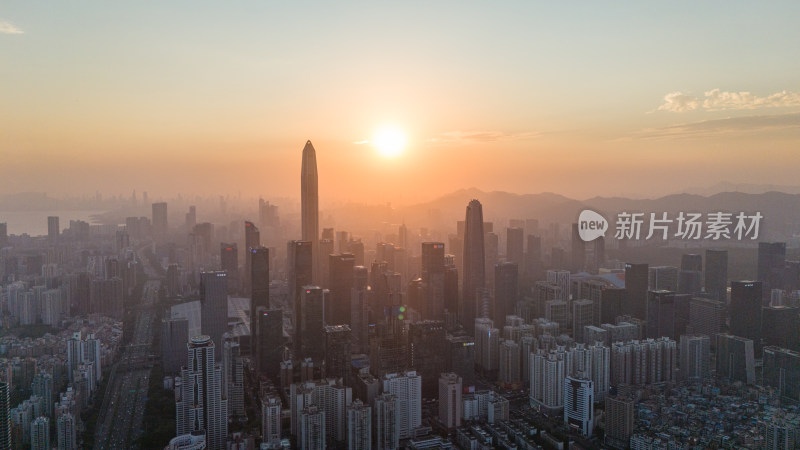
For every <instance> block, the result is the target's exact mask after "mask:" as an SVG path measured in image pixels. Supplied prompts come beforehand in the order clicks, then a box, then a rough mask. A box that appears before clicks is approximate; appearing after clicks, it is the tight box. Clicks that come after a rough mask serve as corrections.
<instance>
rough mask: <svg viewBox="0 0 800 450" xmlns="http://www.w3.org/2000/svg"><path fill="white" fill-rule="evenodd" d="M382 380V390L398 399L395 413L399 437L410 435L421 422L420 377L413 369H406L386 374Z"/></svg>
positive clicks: (403, 437)
mask: <svg viewBox="0 0 800 450" xmlns="http://www.w3.org/2000/svg"><path fill="white" fill-rule="evenodd" d="M382 381H383V392H385V393H389V394H392V395H394V396H396V397H397V398H398V400H399V404H398V408H397V415H398V416H399V422H400V426H399V429H398V435H399V437H400V439H405V438H408V437H411V435H412V431H413V430H414V429H416V428H419V426H420V425H421V424H422V377H420V376H419V375H417V373H416V372H415V371H408V372H402V373H394V374H388V375H386V376H384V377H383V380H382ZM378 425H380V424H378Z"/></svg>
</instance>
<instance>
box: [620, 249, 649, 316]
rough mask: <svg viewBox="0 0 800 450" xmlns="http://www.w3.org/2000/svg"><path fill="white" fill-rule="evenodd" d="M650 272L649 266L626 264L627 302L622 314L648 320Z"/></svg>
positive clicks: (623, 306) (624, 304)
mask: <svg viewBox="0 0 800 450" xmlns="http://www.w3.org/2000/svg"><path fill="white" fill-rule="evenodd" d="M648 278H649V271H648V266H647V264H631V263H626V264H625V291H626V293H625V294H626V295H625V301H624V303H623V305H622V314H626V315H631V316H633V317H636V318H637V319H642V320H647V317H646V313H647V285H648Z"/></svg>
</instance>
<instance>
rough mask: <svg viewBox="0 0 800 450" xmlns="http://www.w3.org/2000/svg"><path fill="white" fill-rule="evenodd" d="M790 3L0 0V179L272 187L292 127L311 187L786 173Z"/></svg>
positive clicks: (402, 195)
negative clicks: (387, 143)
mask: <svg viewBox="0 0 800 450" xmlns="http://www.w3.org/2000/svg"><path fill="white" fill-rule="evenodd" d="M721 5H724V8H722V7H717V6H721ZM615 6H617V5H615ZM798 8H800V6H798V4H797V3H795V2H780V3H776V4H771V5H770V7H769V8H765V7H763V5H758V4H750V3H746V2H733V3H731V2H726V3H724V4H719V5H717V4H715V3H706V4H699V5H695V4H692V8H691V12H690V11H688V10H686V8H679V7H675V6H673V5H671V4H670V5H642V4H638V3H635V2H632V3H627V4H625V5H619V6H617V7H615V8H609V7H606V6H605V5H599V4H593V3H581V4H578V5H568V6H567V5H556V4H531V3H511V4H508V5H505V7H503V8H496V7H490V6H488V5H484V4H462V3H459V4H449V3H440V4H436V5H427V6H426V8H424V9H423V8H421V7H418V6H414V5H393V6H390V7H387V6H380V7H379V6H377V5H361V4H357V3H337V4H336V5H314V6H313V7H309V6H304V5H298V4H291V5H274V4H267V3H246V4H242V5H239V7H238V8H232V7H229V6H227V5H225V6H222V5H212V4H208V5H197V4H196V3H186V2H175V3H171V4H169V5H160V6H159V8H158V9H155V8H152V7H148V6H144V5H140V4H135V3H134V4H117V5H103V6H101V7H98V6H95V5H89V4H87V5H71V6H70V7H61V8H59V7H55V8H51V7H43V6H41V5H37V4H31V3H29V2H9V3H8V4H6V5H5V7H4V9H3V10H2V11H0V52H2V54H4V55H5V57H4V60H5V61H6V64H4V69H3V70H2V71H0V97H2V98H3V104H4V107H3V108H2V111H0V119H2V121H3V123H4V130H3V132H2V133H0V147H2V150H3V151H2V152H0V171H2V176H0V192H5V193H9V192H22V191H45V192H59V193H64V194H71V195H76V194H81V193H93V192H95V191H102V192H116V193H126V192H127V193H129V192H131V191H133V190H134V189H135V190H137V191H140V192H141V191H143V190H147V191H150V192H152V193H153V195H154V196H155V197H157V196H164V195H168V194H167V193H177V192H194V193H197V194H200V195H217V194H219V193H235V192H239V191H242V192H252V193H253V195H254V196H255V195H259V194H260V195H267V196H271V197H290V196H291V197H294V196H297V195H298V192H299V175H300V155H301V151H302V148H303V145H304V143H305V141H306V140H307V139H310V140H311V141H312V142H313V143H314V146H315V148H316V149H317V158H318V165H319V184H320V187H321V192H320V197H321V198H320V200H321V201H322V202H326V201H353V202H364V203H385V202H392V203H393V204H412V203H416V202H419V201H425V200H427V199H431V198H436V197H437V196H440V195H443V194H446V193H448V192H452V191H454V190H456V189H457V188H458V187H461V186H475V187H478V188H480V189H482V190H486V191H494V190H500V191H508V192H520V193H535V192H556V193H559V194H562V195H565V196H568V197H571V198H590V197H594V196H597V195H602V196H616V195H625V196H632V195H636V196H638V197H648V198H652V197H657V196H662V195H666V194H670V193H674V192H676V191H679V190H680V189H682V187H685V186H708V185H713V184H715V183H718V182H720V181H723V180H730V181H732V182H736V183H752V184H765V183H773V184H787V185H788V184H792V183H794V182H795V174H794V173H793V171H791V170H787V168H788V167H792V166H793V165H794V164H793V163H795V162H796V161H797V155H796V143H797V142H798V138H800V86H799V85H798V79H797V77H796V74H797V73H800V60H798V58H796V57H794V49H795V47H796V46H795V45H792V44H791V43H792V42H798V40H800V30H798V28H797V27H796V26H794V22H793V20H794V18H796V17H797V16H798V12H799V11H798ZM175 17H180V19H181V20H179V21H176V20H174V18H175ZM388 125H391V126H394V127H395V128H396V129H397V130H399V134H400V138H401V140H402V142H403V143H404V145H403V146H402V150H401V151H399V152H394V153H392V154H391V155H389V154H387V153H386V152H385V151H384V150H386V149H385V148H384V149H381V148H379V140H380V138H379V137H376V133H378V132H379V130H381V129H382V127H385V126H388ZM398 153H399V154H398Z"/></svg>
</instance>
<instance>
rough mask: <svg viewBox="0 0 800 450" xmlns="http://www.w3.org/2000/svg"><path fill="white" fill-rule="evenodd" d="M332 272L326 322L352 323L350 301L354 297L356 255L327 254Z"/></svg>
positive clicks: (326, 304) (326, 302)
mask: <svg viewBox="0 0 800 450" xmlns="http://www.w3.org/2000/svg"><path fill="white" fill-rule="evenodd" d="M324 257H325V258H328V262H329V263H328V270H329V273H330V276H329V278H328V279H329V282H328V288H329V290H330V294H329V296H328V298H327V299H325V322H326V323H329V324H343V323H350V301H351V297H352V294H353V293H352V290H353V282H354V272H353V267H354V266H355V257H354V256H353V255H352V254H350V253H342V254H337V255H326V256H324Z"/></svg>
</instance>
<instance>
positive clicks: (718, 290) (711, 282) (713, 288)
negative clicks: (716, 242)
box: [705, 250, 728, 302]
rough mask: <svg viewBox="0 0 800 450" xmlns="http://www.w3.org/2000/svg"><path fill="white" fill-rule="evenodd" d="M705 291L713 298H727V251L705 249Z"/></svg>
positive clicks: (723, 299)
mask: <svg viewBox="0 0 800 450" xmlns="http://www.w3.org/2000/svg"><path fill="white" fill-rule="evenodd" d="M705 285H706V292H708V293H709V294H710V295H711V298H713V299H714V300H720V301H723V302H727V300H728V295H727V292H728V251H727V250H706V271H705Z"/></svg>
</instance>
